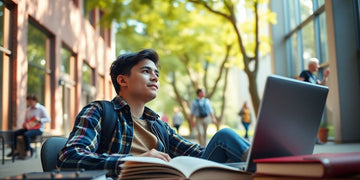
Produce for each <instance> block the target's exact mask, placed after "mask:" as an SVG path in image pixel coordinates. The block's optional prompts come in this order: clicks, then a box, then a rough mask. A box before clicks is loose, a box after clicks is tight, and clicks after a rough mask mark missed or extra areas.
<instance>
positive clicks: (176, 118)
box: [172, 108, 183, 133]
mask: <svg viewBox="0 0 360 180" xmlns="http://www.w3.org/2000/svg"><path fill="white" fill-rule="evenodd" d="M182 122H183V116H182V114H181V112H180V111H179V109H178V108H174V114H173V117H172V123H173V126H174V127H175V129H176V132H177V133H179V128H180V126H181V124H182Z"/></svg>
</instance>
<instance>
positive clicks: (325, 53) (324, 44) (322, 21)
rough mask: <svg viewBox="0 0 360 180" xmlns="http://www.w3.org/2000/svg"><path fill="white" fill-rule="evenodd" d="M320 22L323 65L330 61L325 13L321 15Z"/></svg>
mask: <svg viewBox="0 0 360 180" xmlns="http://www.w3.org/2000/svg"><path fill="white" fill-rule="evenodd" d="M319 21H320V40H321V63H324V62H327V61H329V55H328V39H327V31H326V15H325V13H321V14H320V16H319Z"/></svg>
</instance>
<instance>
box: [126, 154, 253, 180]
mask: <svg viewBox="0 0 360 180" xmlns="http://www.w3.org/2000/svg"><path fill="white" fill-rule="evenodd" d="M123 160H124V161H125V163H124V164H122V165H120V167H121V168H122V171H121V175H120V179H207V180H209V179H226V180H231V179H252V175H251V174H248V173H245V172H243V171H240V170H239V169H237V168H234V167H230V166H226V165H223V164H220V163H216V162H213V161H209V160H205V159H200V158H195V157H190V156H178V157H175V158H173V159H171V161H170V162H165V161H163V160H161V159H158V158H153V157H138V156H131V157H126V158H124V159H123Z"/></svg>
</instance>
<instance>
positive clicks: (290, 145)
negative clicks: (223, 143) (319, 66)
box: [247, 75, 328, 172]
mask: <svg viewBox="0 0 360 180" xmlns="http://www.w3.org/2000/svg"><path fill="white" fill-rule="evenodd" d="M327 94H328V88H327V87H326V86H320V85H315V84H311V83H308V82H303V81H299V80H295V79H291V78H286V77H281V76H277V75H270V76H269V77H268V78H267V80H266V85H265V90H264V94H263V98H262V100H261V105H260V109H259V113H258V118H257V119H258V120H257V123H256V127H255V135H254V138H253V141H252V145H251V149H250V152H249V153H250V154H249V156H248V167H247V171H252V172H254V171H255V170H256V166H255V164H254V163H253V159H258V158H268V157H279V156H291V155H302V154H312V153H313V150H314V145H315V141H316V136H317V131H318V128H319V126H320V121H321V118H322V115H323V110H324V107H325V102H326V98H327Z"/></svg>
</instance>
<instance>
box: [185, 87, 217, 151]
mask: <svg viewBox="0 0 360 180" xmlns="http://www.w3.org/2000/svg"><path fill="white" fill-rule="evenodd" d="M196 95H197V98H196V99H195V100H193V101H192V104H191V114H190V122H191V124H194V123H193V122H194V121H193V119H194V116H195V118H196V123H195V124H196V125H195V126H196V130H197V137H198V141H199V144H200V145H202V146H205V145H206V131H207V127H208V125H209V124H210V122H211V121H212V122H213V123H214V124H216V123H217V122H216V118H215V115H214V110H213V109H212V106H211V103H210V100H209V99H207V98H205V92H204V91H203V90H202V89H198V90H197V91H196Z"/></svg>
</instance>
